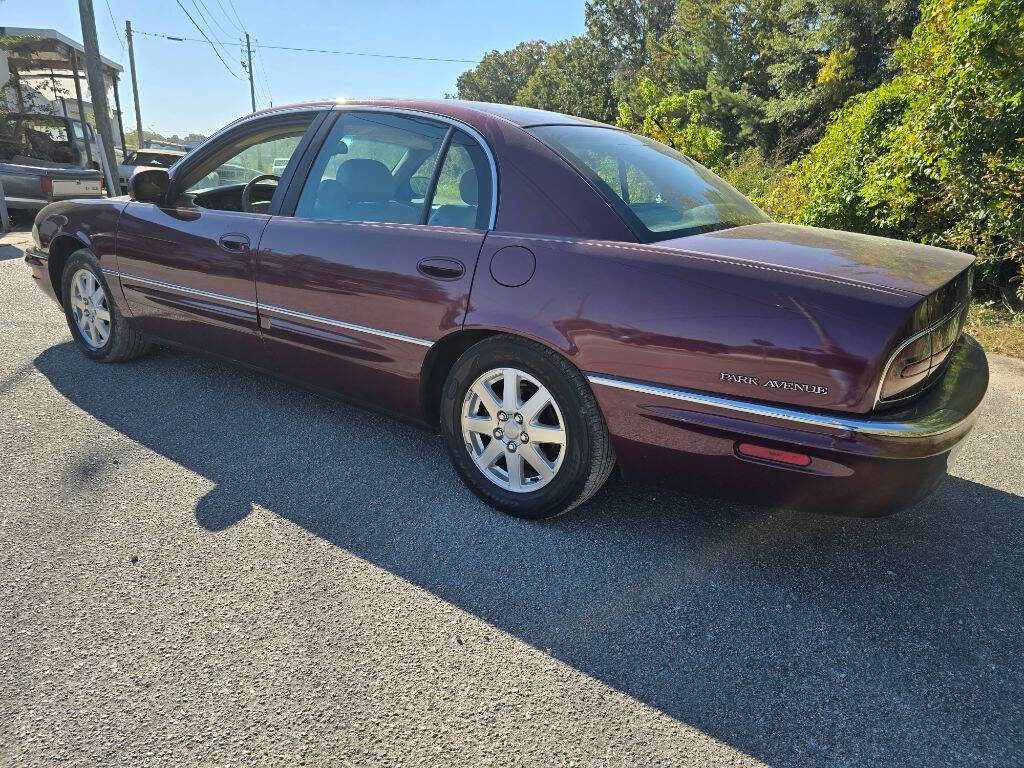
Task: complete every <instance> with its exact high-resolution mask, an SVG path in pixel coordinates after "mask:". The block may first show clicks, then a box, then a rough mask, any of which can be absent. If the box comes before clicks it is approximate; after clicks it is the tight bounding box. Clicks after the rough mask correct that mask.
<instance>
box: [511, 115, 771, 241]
mask: <svg viewBox="0 0 1024 768" xmlns="http://www.w3.org/2000/svg"><path fill="white" fill-rule="evenodd" d="M528 130H529V131H530V133H532V134H533V135H534V136H536V137H537V138H538V139H540V140H541V141H543V142H544V143H545V144H547V145H548V146H550V147H551V148H552V149H554V150H555V151H556V152H558V153H559V154H560V155H561V156H562V157H564V158H565V159H566V160H567V161H568V162H569V163H570V164H572V165H573V166H574V167H575V168H576V169H577V170H578V171H579V172H580V173H582V174H583V175H584V176H585V177H586V178H587V179H588V180H589V181H590V183H591V184H593V185H594V187H596V188H597V190H598V192H600V193H601V195H603V196H604V198H605V199H606V200H607V201H608V203H609V204H610V205H611V206H612V208H614V209H615V210H616V211H617V212H618V213H619V215H620V216H622V218H623V219H624V220H625V221H626V223H627V224H628V225H629V226H630V228H631V229H632V230H633V231H634V232H635V233H636V234H637V236H638V237H639V238H640V239H641V240H642V241H643V242H646V243H652V242H656V241H658V240H668V239H670V238H673V237H685V236H686V235H694V234H697V233H700V232H711V231H714V230H717V229H728V228H730V227H739V226H742V225H744V224H758V223H761V222H765V221H771V219H769V217H768V216H767V214H765V213H764V212H763V211H762V210H761V209H760V208H758V207H757V206H756V205H754V204H753V203H752V202H750V201H749V200H747V198H745V197H744V196H743V195H741V194H740V193H739V192H737V191H736V190H735V189H733V188H732V187H731V186H729V185H728V184H727V183H726V182H725V181H723V180H722V179H720V178H719V177H718V176H716V175H715V174H713V173H712V172H711V171H709V170H708V169H707V168H705V167H704V166H702V165H701V164H700V163H696V162H694V161H693V160H691V159H690V158H688V157H686V156H685V155H683V154H680V153H679V152H676V151H675V150H674V149H671V148H669V147H666V146H665V145H664V144H659V143H658V142H656V141H653V140H651V139H648V138H646V137H644V136H637V135H635V134H632V133H626V132H625V131H618V130H614V129H612V128H600V127H597V126H589V125H541V126H536V127H534V128H530V129H528Z"/></svg>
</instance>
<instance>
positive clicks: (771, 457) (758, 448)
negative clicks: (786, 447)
mask: <svg viewBox="0 0 1024 768" xmlns="http://www.w3.org/2000/svg"><path fill="white" fill-rule="evenodd" d="M736 450H737V451H739V452H740V453H741V454H743V455H744V456H750V457H751V458H753V459H764V460H765V461H777V462H779V463H780V464H792V465H793V466H794V467H806V466H807V465H808V464H810V463H811V457H810V456H808V455H807V454H805V453H793V452H792V451H780V450H779V449H778V448H765V447H764V446H763V445H751V444H750V443H740V444H739V445H738V446H736Z"/></svg>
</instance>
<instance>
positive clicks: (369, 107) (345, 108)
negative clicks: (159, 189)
mask: <svg viewBox="0 0 1024 768" xmlns="http://www.w3.org/2000/svg"><path fill="white" fill-rule="evenodd" d="M316 111H331V112H390V113H393V114H399V115H412V116H418V117H425V118H427V119H428V120H436V121H438V122H441V123H445V124H446V125H451V126H454V127H456V128H458V129H459V130H461V131H464V132H465V133H467V134H469V135H470V136H472V137H473V139H474V141H476V142H477V143H478V144H479V145H480V148H481V149H483V151H484V154H485V155H486V156H487V162H488V164H489V165H490V166H491V215H490V218H489V219H488V222H487V229H489V230H490V229H494V224H495V221H497V218H498V163H497V161H496V160H495V159H494V153H493V152H492V151H491V148H490V146H489V145H488V144H487V141H486V140H485V139H484V137H483V136H481V135H480V133H479V131H477V130H476V129H475V128H473V127H471V126H469V125H467V124H466V123H464V122H462V121H461V120H458V119H456V118H454V117H449V116H448V115H442V114H440V113H438V112H431V111H429V110H425V109H410V108H408V107H387V106H382V105H378V104H338V103H334V104H331V103H321V104H307V105H300V106H295V107H286V108H283V109H274V110H270V111H267V112H258V113H255V114H252V115H246V116H245V117H240V118H238V119H237V120H235V121H233V122H231V123H228V124H227V125H225V126H224V127H223V128H221V129H220V130H219V131H217V132H216V133H214V134H213V135H212V136H210V137H209V138H207V139H206V140H205V141H204V142H202V143H201V144H198V145H196V146H195V147H193V148H192V149H190V150H189V151H188V152H187V153H186V154H185V155H184V156H183V157H182V158H181V159H179V160H178V161H177V162H176V163H175V164H174V165H172V166H171V167H170V168H168V169H167V172H168V173H171V172H172V171H173V170H174V169H175V168H177V166H178V165H179V164H180V163H181V162H182V161H183V160H184V159H185V158H186V157H188V156H190V155H192V154H193V153H194V152H196V151H198V150H201V149H202V148H203V147H205V146H206V145H207V144H209V143H210V142H212V141H214V140H216V139H217V138H218V137H220V136H222V135H223V134H225V133H227V132H228V131H229V130H234V129H235V128H238V127H239V126H241V125H244V124H246V123H249V122H254V121H256V120H263V119H266V118H271V117H276V116H278V115H286V114H289V113H292V112H316ZM423 226H430V225H429V224H427V225H423Z"/></svg>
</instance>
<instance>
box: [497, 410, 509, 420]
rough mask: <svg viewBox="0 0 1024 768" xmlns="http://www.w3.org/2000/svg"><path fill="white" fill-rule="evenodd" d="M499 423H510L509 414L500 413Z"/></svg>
mask: <svg viewBox="0 0 1024 768" xmlns="http://www.w3.org/2000/svg"><path fill="white" fill-rule="evenodd" d="M498 421H508V414H507V413H505V412H504V411H498Z"/></svg>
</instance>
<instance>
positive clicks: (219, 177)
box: [185, 126, 306, 195]
mask: <svg viewBox="0 0 1024 768" xmlns="http://www.w3.org/2000/svg"><path fill="white" fill-rule="evenodd" d="M305 133H306V126H302V127H300V128H296V127H294V126H292V127H288V128H285V129H283V133H277V134H273V135H271V136H256V137H253V138H252V140H250V141H249V142H243V143H242V145H241V146H239V147H236V148H235V150H236V151H235V152H234V154H233V155H232V156H231V157H229V158H227V159H226V160H222V161H221V162H220V163H218V164H217V165H216V166H215V167H213V168H208V169H206V170H207V172H206V173H205V174H204V175H203V177H202V178H201V179H199V180H198V181H196V182H195V183H194V184H192V185H191V186H189V187H188V189H186V190H185V191H186V192H188V193H190V194H193V195H198V194H202V193H203V192H208V191H210V190H213V189H217V188H218V187H231V186H235V185H239V184H246V183H248V182H249V181H252V180H253V179H255V178H256V177H257V176H262V175H264V174H268V173H269V174H273V175H275V176H277V175H280V173H279V172H277V171H275V170H274V161H275V160H276V159H279V158H290V157H291V156H292V154H293V153H294V152H295V149H296V148H297V147H298V146H299V142H300V141H301V140H302V137H303V135H304V134H305Z"/></svg>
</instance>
